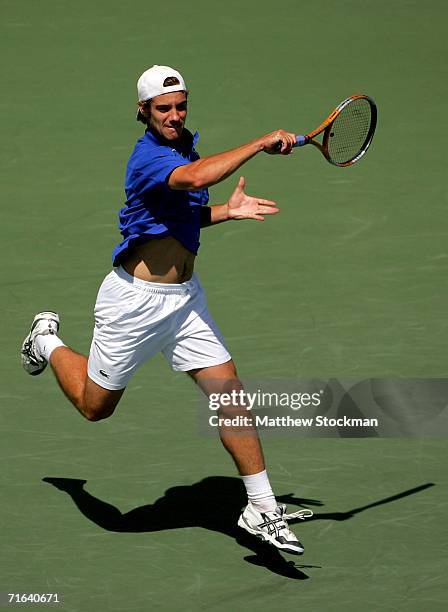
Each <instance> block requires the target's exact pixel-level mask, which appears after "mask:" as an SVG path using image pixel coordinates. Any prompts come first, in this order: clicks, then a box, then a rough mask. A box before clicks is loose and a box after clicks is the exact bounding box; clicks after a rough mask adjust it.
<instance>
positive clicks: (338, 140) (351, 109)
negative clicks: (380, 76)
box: [273, 94, 377, 166]
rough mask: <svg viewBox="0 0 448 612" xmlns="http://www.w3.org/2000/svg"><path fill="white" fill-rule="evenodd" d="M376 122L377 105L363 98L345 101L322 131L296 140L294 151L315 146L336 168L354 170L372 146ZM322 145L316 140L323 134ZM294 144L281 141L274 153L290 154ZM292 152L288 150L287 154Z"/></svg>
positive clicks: (322, 127)
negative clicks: (349, 167) (348, 167)
mask: <svg viewBox="0 0 448 612" xmlns="http://www.w3.org/2000/svg"><path fill="white" fill-rule="evenodd" d="M376 120H377V110H376V104H375V102H374V101H373V100H372V98H369V96H365V95H363V94H358V95H354V96H350V97H349V98H346V99H345V100H344V101H343V102H341V103H340V104H339V106H337V107H336V108H335V109H334V111H333V112H332V113H331V114H330V115H329V116H328V117H327V118H326V119H325V121H323V122H322V123H321V124H320V125H319V127H317V128H316V129H315V130H313V131H312V132H310V133H309V134H306V135H299V136H296V141H295V143H293V144H292V146H293V147H303V146H304V145H306V144H312V145H314V146H315V147H317V148H318V149H319V150H320V152H321V153H322V154H323V155H324V157H325V158H326V159H327V160H328V161H329V162H330V164H334V165H335V166H351V165H353V164H354V163H356V162H357V161H359V160H360V159H361V157H362V156H363V155H364V153H365V152H366V151H367V149H368V148H369V146H370V143H371V142H372V138H373V135H374V133H375V128H376ZM322 132H323V136H322V142H321V143H320V142H318V141H316V140H314V139H315V138H316V136H318V135H319V134H322ZM290 147H291V143H290V142H286V141H283V140H278V141H277V142H276V143H275V145H274V147H273V151H274V152H277V153H280V152H286V153H288V152H290ZM288 149H289V150H288Z"/></svg>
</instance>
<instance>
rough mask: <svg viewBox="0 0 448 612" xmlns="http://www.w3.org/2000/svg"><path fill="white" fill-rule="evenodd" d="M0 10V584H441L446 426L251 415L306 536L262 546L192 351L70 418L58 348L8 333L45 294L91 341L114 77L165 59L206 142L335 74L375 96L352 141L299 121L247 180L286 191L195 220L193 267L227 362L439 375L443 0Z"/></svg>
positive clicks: (164, 587) (358, 588)
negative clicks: (335, 429)
mask: <svg viewBox="0 0 448 612" xmlns="http://www.w3.org/2000/svg"><path fill="white" fill-rule="evenodd" d="M2 9H3V10H2V13H3V19H2V25H1V43H0V45H1V51H2V58H3V60H4V70H3V78H2V85H3V96H2V99H1V102H0V104H1V109H2V117H3V121H2V160H1V161H2V167H3V169H4V172H3V174H4V180H3V188H2V191H3V212H2V246H3V267H2V282H1V290H2V303H3V311H2V317H1V319H0V325H1V338H2V351H1V353H0V359H1V366H2V367H1V372H2V389H1V392H0V395H1V407H2V410H1V425H2V432H3V436H2V456H1V458H2V466H3V470H2V477H1V482H2V510H1V514H2V518H1V524H2V559H1V562H0V563H1V573H0V592H2V593H4V594H6V593H13V592H14V593H58V594H59V595H60V597H61V598H62V603H61V604H60V605H59V606H56V604H55V607H56V609H61V610H67V612H94V611H96V610H101V611H104V612H109V611H110V612H112V611H114V612H115V611H117V612H118V611H124V610H126V611H135V612H143V611H147V610H151V611H152V610H161V611H165V610H166V611H177V610H185V611H196V610H213V611H215V610H216V611H218V610H222V611H231V610H240V609H245V610H248V611H249V610H250V611H252V610H253V611H257V612H258V611H263V612H264V611H271V610H278V609H291V610H293V609H294V610H296V609H297V610H301V611H303V612H337V611H339V610H341V611H342V610H343V611H344V612H359V611H364V610H365V611H369V612H370V611H376V610H378V611H388V612H389V611H390V612H395V611H403V612H404V611H406V612H410V611H412V612H422V611H423V610H424V611H425V612H426V611H427V612H436V611H438V610H445V609H446V608H447V605H448V601H447V600H448V597H447V584H446V576H445V571H444V565H445V563H446V561H445V559H446V553H445V549H444V547H443V542H444V541H445V539H446V535H447V527H446V512H447V501H448V496H447V493H446V491H447V489H446V485H447V472H446V466H445V460H446V440H445V439H444V438H443V437H440V438H412V439H391V438H388V439H379V438H378V439H377V438H375V439H373V438H372V439H325V438H316V439H310V438H307V439H300V438H295V437H285V438H276V437H267V438H266V440H265V441H264V447H265V453H266V457H267V463H268V469H269V474H270V478H271V481H272V484H273V486H274V489H275V491H276V493H277V495H278V496H279V497H280V498H283V499H284V500H285V501H286V502H287V503H288V507H289V508H291V510H295V509H297V508H296V506H299V505H300V504H304V505H306V506H308V507H310V508H312V509H313V510H314V512H315V518H314V519H313V520H310V521H308V522H305V523H303V524H300V525H299V524H297V525H296V526H295V530H296V532H297V534H298V535H299V537H300V539H301V540H302V541H303V543H304V545H305V548H306V552H305V554H304V556H303V557H299V558H296V557H292V556H289V557H286V555H285V556H284V557H281V556H280V555H276V554H274V553H273V552H272V551H271V550H270V549H268V550H267V549H266V547H264V546H262V545H261V544H259V543H258V541H253V540H252V539H250V538H249V537H246V536H245V535H244V534H243V533H239V530H237V528H236V527H235V524H236V519H237V517H238V513H239V511H240V509H241V507H242V506H243V505H244V503H245V497H244V490H243V488H242V485H241V483H240V480H239V479H238V477H237V475H236V473H235V471H234V468H233V465H232V463H231V460H230V458H229V457H228V456H227V455H226V453H225V451H224V450H223V449H222V447H221V445H220V443H219V440H218V439H212V438H209V437H204V436H201V435H199V433H198V423H197V391H196V390H195V388H194V387H193V385H192V383H191V382H190V380H188V378H187V377H186V376H181V375H174V374H172V373H171V371H170V369H169V368H168V367H167V365H166V363H165V361H164V360H163V358H161V357H157V358H155V359H153V360H152V361H151V362H149V363H148V364H146V366H145V367H143V368H142V369H141V370H140V371H139V373H138V374H137V376H136V377H135V378H134V379H133V380H132V382H131V384H130V385H129V387H128V389H127V391H126V394H125V396H124V398H123V400H122V402H121V403H120V406H119V408H118V409H117V412H116V413H115V414H114V416H113V417H112V418H111V419H109V420H105V421H102V422H99V423H89V422H87V421H85V420H83V419H82V417H80V416H79V415H78V413H77V412H76V410H75V409H73V408H72V407H71V406H70V405H69V403H68V402H67V401H66V400H65V399H64V397H63V396H62V393H61V392H60V390H59V389H58V388H57V385H56V383H55V381H54V378H53V376H52V374H51V372H45V374H44V375H43V376H41V377H38V378H37V379H34V378H32V377H30V376H27V375H26V374H25V373H24V372H23V370H22V368H21V366H20V361H19V347H20V344H21V342H22V340H23V337H24V336H25V334H26V333H27V329H28V327H29V323H30V321H31V320H32V317H33V316H34V314H35V313H36V312H38V311H39V310H47V309H52V310H56V311H58V312H59V313H60V315H61V320H62V328H61V335H62V337H63V339H64V341H65V342H66V343H67V344H69V345H70V346H72V347H73V348H75V349H77V350H79V351H80V352H83V353H87V352H88V349H89V344H90V339H91V330H92V325H93V316H92V309H93V305H94V302H95V297H96V292H97V289H98V287H99V284H100V283H101V281H102V279H103V277H104V275H105V274H106V273H107V271H108V270H109V268H110V256H111V249H112V248H113V246H114V245H115V244H116V242H117V238H118V232H117V229H116V214H117V211H118V210H119V208H120V207H121V205H122V202H123V199H124V197H123V177H124V167H125V163H126V161H127V158H128V156H129V154H130V152H131V150H132V148H133V146H134V142H135V140H136V138H137V137H138V136H139V134H140V133H141V131H142V129H141V125H140V124H137V122H135V120H134V113H135V104H136V92H135V82H136V79H137V78H138V76H139V75H140V73H141V72H142V71H143V70H144V69H145V68H147V67H148V66H150V65H152V64H154V63H159V64H167V65H172V66H175V67H178V68H179V69H181V70H182V72H183V74H184V75H185V77H186V79H187V83H188V86H189V88H190V92H191V94H190V100H189V104H190V110H189V118H188V127H189V128H190V129H192V130H193V131H194V130H195V129H198V130H199V131H200V133H201V140H200V142H199V144H198V149H199V151H200V153H201V155H208V154H211V153H215V152H219V151H223V150H226V149H230V148H232V147H234V146H236V145H238V144H241V143H242V142H244V141H247V140H249V139H251V138H253V137H255V136H258V135H261V134H263V133H265V132H269V131H272V130H274V129H277V128H284V129H287V130H291V131H296V132H297V133H304V132H306V131H307V130H310V129H312V128H314V127H316V125H317V124H318V123H319V122H320V121H321V120H322V119H324V117H325V116H326V115H327V114H328V113H329V112H330V111H331V110H332V108H333V107H334V106H335V105H336V104H337V103H338V102H339V101H341V100H342V99H344V98H345V97H347V96H348V95H350V94H352V93H357V92H362V93H367V94H369V95H370V96H372V97H373V98H374V99H375V101H376V103H377V105H378V112H379V118H378V129H377V133H376V135H375V138H374V141H373V144H372V147H371V149H370V150H369V152H368V154H367V155H366V157H365V159H363V160H362V161H361V162H360V163H359V165H356V166H354V167H353V168H347V169H339V168H335V167H332V166H330V164H328V163H327V162H325V160H324V159H323V158H322V156H321V155H320V154H319V153H318V151H316V150H314V149H313V148H312V147H305V148H304V149H303V150H297V151H295V152H294V154H293V155H291V156H290V157H289V158H279V157H275V158H274V157H271V156H267V155H266V156H262V155H259V156H257V157H256V158H255V159H254V160H252V161H251V162H250V163H248V164H247V165H246V166H245V167H244V168H243V172H242V174H244V176H245V177H246V183H247V191H248V192H249V193H253V194H255V195H259V196H261V197H265V198H269V199H275V200H276V201H277V202H278V204H279V206H280V208H281V213H280V214H279V215H277V216H276V217H275V218H270V219H267V220H266V221H265V222H264V223H255V222H249V221H245V222H241V223H236V222H235V223H232V224H230V223H229V224H224V225H223V226H220V227H213V228H208V229H205V230H204V231H203V233H202V239H201V244H202V246H201V250H200V257H199V260H198V266H197V269H198V272H199V275H200V277H201V280H202V283H203V285H204V286H205V288H206V290H207V295H208V300H209V305H210V310H211V312H212V313H213V315H214V317H215V319H216V321H217V322H218V324H219V325H220V327H221V329H222V331H223V333H224V336H225V338H226V341H227V343H228V345H229V348H230V349H231V352H232V355H233V357H234V359H235V361H236V363H237V365H238V368H239V374H240V375H241V377H242V378H243V379H255V378H256V379H282V378H284V379H289V380H290V379H294V378H313V377H317V378H338V377H345V378H356V379H364V378H372V377H377V378H381V377H384V378H443V377H446V371H447V370H446V363H447V359H446V346H447V341H448V328H447V322H446V321H447V320H446V310H447V309H446V305H447V293H448V292H447V286H446V275H447V274H446V273H447V267H448V250H447V235H448V230H447V226H446V189H445V180H444V179H445V172H446V170H445V165H446V163H445V159H444V157H445V155H444V151H445V142H444V128H446V113H445V106H446V98H447V95H446V94H447V86H446V76H445V65H446V61H445V57H446V35H445V29H446V28H445V24H446V20H447V18H448V10H447V7H446V3H444V2H441V1H440V0H431V1H429V2H426V3H424V2H417V1H414V0H409V1H408V2H403V1H399V2H395V3H390V2H386V1H384V0H377V1H375V2H373V1H371V0H365V1H364V2H355V1H354V0H344V1H342V2H339V3H333V2H329V1H326V0H315V1H314V2H312V3H311V2H310V3H298V2H293V1H292V0H285V1H284V2H282V3H272V2H267V1H266V0H258V1H257V2H255V0H243V1H242V2H237V1H236V0H227V1H226V2H225V3H211V2H206V1H205V0H195V1H194V2H190V3H186V2H180V1H179V0H172V2H170V3H140V2H135V0H129V1H128V2H126V3H124V2H118V1H117V0H108V1H106V0H96V1H95V2H87V0H79V1H78V2H76V3H72V2H68V1H67V0H42V1H41V2H33V1H32V0H21V1H20V2H12V1H11V0H3V2H2ZM139 126H140V127H139ZM236 180H237V178H235V177H231V178H230V179H228V180H227V181H226V182H224V183H222V184H220V185H218V186H216V187H215V188H213V189H212V190H211V201H212V202H214V203H219V202H224V201H226V199H227V197H228V195H229V194H230V192H231V191H232V189H233V187H234V185H235V184H236ZM69 479H71V480H69ZM81 481H86V483H85V484H84V485H83V484H82V482H81ZM4 601H6V600H4ZM23 607H24V608H25V609H34V608H39V609H45V606H43V605H39V606H38V605H37V604H36V605H34V604H30V603H28V604H26V605H25V604H23ZM9 608H11V609H13V607H12V606H8V605H6V603H5V609H9Z"/></svg>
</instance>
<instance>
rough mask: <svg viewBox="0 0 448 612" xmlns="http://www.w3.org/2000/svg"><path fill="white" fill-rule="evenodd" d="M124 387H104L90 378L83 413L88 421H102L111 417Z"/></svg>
mask: <svg viewBox="0 0 448 612" xmlns="http://www.w3.org/2000/svg"><path fill="white" fill-rule="evenodd" d="M123 393H124V389H119V390H117V391H115V390H110V389H104V388H103V387H100V386H99V385H97V384H96V383H95V382H93V381H92V380H90V379H88V383H87V387H86V392H85V396H84V406H83V410H82V413H83V415H84V416H85V417H86V419H87V420H88V421H102V420H103V419H107V418H108V417H110V416H111V415H112V414H113V413H114V411H115V408H116V407H117V404H118V402H119V401H120V398H121V396H122V395H123Z"/></svg>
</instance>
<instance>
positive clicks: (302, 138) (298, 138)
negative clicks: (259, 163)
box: [274, 135, 309, 151]
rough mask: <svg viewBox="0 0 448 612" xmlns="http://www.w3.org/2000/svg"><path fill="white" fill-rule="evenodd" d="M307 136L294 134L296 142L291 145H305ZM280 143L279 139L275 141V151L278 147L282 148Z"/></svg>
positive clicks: (278, 149)
mask: <svg viewBox="0 0 448 612" xmlns="http://www.w3.org/2000/svg"><path fill="white" fill-rule="evenodd" d="M308 140H309V138H308V137H307V136H301V135H299V136H296V144H293V145H292V146H293V147H303V145H306V143H307V142H308ZM282 144H283V142H282V141H281V140H279V141H278V142H276V143H275V146H274V150H275V151H280V149H281V148H282Z"/></svg>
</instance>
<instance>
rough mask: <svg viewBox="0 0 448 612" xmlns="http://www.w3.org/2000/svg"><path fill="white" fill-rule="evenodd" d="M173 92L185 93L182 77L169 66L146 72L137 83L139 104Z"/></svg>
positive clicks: (155, 66)
mask: <svg viewBox="0 0 448 612" xmlns="http://www.w3.org/2000/svg"><path fill="white" fill-rule="evenodd" d="M173 91H187V86H186V85H185V81H184V79H183V77H182V75H181V74H180V73H179V72H178V71H177V70H174V68H170V67H169V66H157V64H156V65H154V66H153V67H152V68H149V69H148V70H146V71H145V72H144V73H143V74H142V75H141V77H140V78H139V80H138V81H137V93H138V100H139V102H146V100H150V99H151V98H155V97H156V96H160V95H161V94H165V93H172V92H173Z"/></svg>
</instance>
